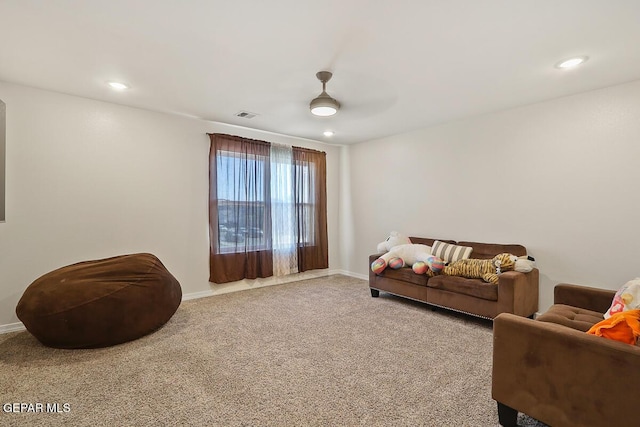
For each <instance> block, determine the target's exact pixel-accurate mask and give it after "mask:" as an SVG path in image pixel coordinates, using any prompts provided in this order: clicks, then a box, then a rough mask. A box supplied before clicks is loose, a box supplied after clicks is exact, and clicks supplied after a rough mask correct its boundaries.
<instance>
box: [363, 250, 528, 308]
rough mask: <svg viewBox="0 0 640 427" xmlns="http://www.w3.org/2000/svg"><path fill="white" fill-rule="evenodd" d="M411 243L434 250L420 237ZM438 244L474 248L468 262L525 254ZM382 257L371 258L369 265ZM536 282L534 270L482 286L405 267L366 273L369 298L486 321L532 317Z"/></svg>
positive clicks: (508, 274) (477, 281)
mask: <svg viewBox="0 0 640 427" xmlns="http://www.w3.org/2000/svg"><path fill="white" fill-rule="evenodd" d="M410 239H411V242H412V243H414V244H423V245H428V246H433V242H434V241H435V240H436V239H431V238H423V237H410ZM437 240H440V241H442V242H446V243H453V244H458V245H461V246H471V247H473V252H472V253H471V258H478V259H491V258H493V257H494V256H496V255H498V254H500V253H503V252H508V253H511V254H513V255H517V256H523V255H527V250H526V248H525V247H524V246H522V245H502V244H494V243H478V242H464V241H461V242H455V241H453V240H443V239H437ZM381 255H382V254H373V255H370V256H369V265H371V263H372V262H373V261H375V260H376V259H378V258H379V257H380V256H381ZM538 282H539V272H538V269H537V268H534V269H533V271H531V272H529V273H519V272H516V271H506V272H504V273H502V274H501V275H500V279H499V281H498V283H497V284H491V283H485V282H483V281H482V280H481V279H466V278H464V277H455V276H444V275H438V276H434V277H429V276H427V275H424V274H421V275H419V274H415V273H414V272H413V270H411V268H408V267H405V268H401V269H399V270H393V269H390V268H387V269H385V270H384V271H383V272H382V273H381V274H380V275H377V274H375V273H373V272H372V271H371V269H369V288H370V289H371V296H372V297H377V296H378V295H379V294H380V291H384V292H389V293H391V294H394V295H398V296H402V297H406V298H410V299H413V300H416V301H421V302H425V303H428V304H431V305H434V306H438V307H443V308H447V309H451V310H455V311H460V312H463V313H467V314H472V315H474V316H478V317H484V318H487V319H493V318H494V317H496V316H497V315H498V314H500V313H514V314H516V315H518V316H525V317H527V316H533V314H534V313H535V312H536V311H537V310H538Z"/></svg>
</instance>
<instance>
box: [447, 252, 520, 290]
mask: <svg viewBox="0 0 640 427" xmlns="http://www.w3.org/2000/svg"><path fill="white" fill-rule="evenodd" d="M517 259H518V257H517V256H515V255H511V254H508V253H502V254H498V255H496V256H494V257H493V259H461V260H459V261H454V262H452V263H451V264H449V265H447V266H446V267H444V269H443V270H442V274H445V275H448V276H462V277H466V278H468V279H482V280H484V281H485V282H488V283H493V284H495V283H498V274H500V273H502V272H503V271H509V270H513V269H514V267H515V265H516V260H517Z"/></svg>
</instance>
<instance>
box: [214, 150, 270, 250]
mask: <svg viewBox="0 0 640 427" xmlns="http://www.w3.org/2000/svg"><path fill="white" fill-rule="evenodd" d="M216 161H217V165H216V166H217V167H216V170H217V195H218V197H217V203H218V251H219V253H225V252H237V251H240V250H247V249H248V250H264V249H266V248H267V242H266V240H265V234H264V225H265V222H266V220H267V216H266V209H265V208H266V206H265V200H266V197H267V194H268V193H266V191H265V190H266V189H265V180H266V175H265V174H266V170H267V169H266V162H267V161H268V158H266V157H265V156H260V155H256V156H255V158H243V157H242V156H241V155H239V154H237V153H234V152H231V151H220V152H219V153H218V155H217V156H216Z"/></svg>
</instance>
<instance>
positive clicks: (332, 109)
mask: <svg viewBox="0 0 640 427" xmlns="http://www.w3.org/2000/svg"><path fill="white" fill-rule="evenodd" d="M331 76H333V74H332V73H331V72H329V71H320V72H318V73H316V77H317V78H318V80H320V81H321V82H322V93H321V94H320V95H318V96H317V97H316V98H315V99H314V100H313V101H311V103H310V104H309V109H310V110H311V113H312V114H313V115H315V116H322V117H326V116H333V115H334V114H335V113H337V112H338V110H339V109H340V103H339V102H338V101H336V100H335V99H333V98H332V97H331V96H330V95H329V94H328V93H327V91H326V85H327V82H328V81H329V80H330V79H331Z"/></svg>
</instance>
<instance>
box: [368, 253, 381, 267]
mask: <svg viewBox="0 0 640 427" xmlns="http://www.w3.org/2000/svg"><path fill="white" fill-rule="evenodd" d="M382 255H384V252H380V253H379V254H372V255H369V265H371V263H372V262H373V261H375V260H377V259H378V258H380V257H381V256H382Z"/></svg>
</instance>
